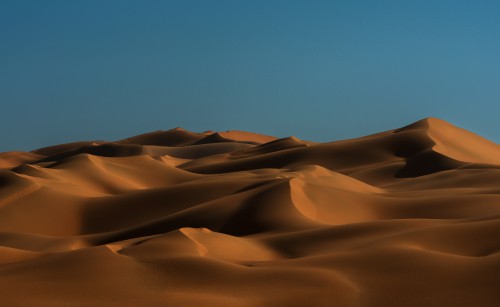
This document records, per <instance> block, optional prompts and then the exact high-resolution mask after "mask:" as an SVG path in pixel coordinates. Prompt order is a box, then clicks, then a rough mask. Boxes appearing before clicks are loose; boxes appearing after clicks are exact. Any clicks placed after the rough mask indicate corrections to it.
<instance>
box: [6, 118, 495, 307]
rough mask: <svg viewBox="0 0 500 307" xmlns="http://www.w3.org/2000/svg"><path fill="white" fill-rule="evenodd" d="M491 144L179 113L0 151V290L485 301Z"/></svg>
mask: <svg viewBox="0 0 500 307" xmlns="http://www.w3.org/2000/svg"><path fill="white" fill-rule="evenodd" d="M499 236H500V146H499V145H498V144H495V143H493V142H490V141H488V140H486V139H483V138H482V137H480V136H478V135H475V134H473V133H471V132H468V131H466V130H464V129H461V128H458V127H455V126H453V125H452V124H450V123H447V122H445V121H442V120H440V119H436V118H426V119H423V120H421V121H418V122H416V123H413V124H410V125H408V126H405V127H403V128H399V129H395V130H390V131H385V132H381V133H377V134H373V135H369V136H365V137H360V138H356V139H351V140H344V141H338V142H329V143H314V142H309V141H303V140H300V139H298V138H296V137H288V138H283V139H278V138H275V137H272V136H267V135H261V134H255V133H250V132H244V131H236V130H232V131H226V132H215V131H206V132H203V133H195V132H189V131H186V130H184V129H181V128H175V129H171V130H167V131H155V132H151V133H146V134H142V135H138V136H134V137H130V138H127V139H124V140H120V141H115V142H105V141H99V142H76V143H69V144H62V145H56V146H51V147H45V148H42V149H38V150H34V151H32V152H30V153H26V152H6V153H0V289H1V290H0V293H1V294H2V304H3V305H5V306H115V305H116V306H498V304H499V302H500V294H499V292H498V286H497V285H498V284H500V275H499V274H498V272H499V270H500V241H499V240H498V237H499Z"/></svg>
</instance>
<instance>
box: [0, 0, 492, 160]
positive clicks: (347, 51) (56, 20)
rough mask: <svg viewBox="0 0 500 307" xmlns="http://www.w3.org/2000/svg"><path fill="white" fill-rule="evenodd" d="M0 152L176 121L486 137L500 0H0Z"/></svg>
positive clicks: (318, 136)
mask: <svg viewBox="0 0 500 307" xmlns="http://www.w3.org/2000/svg"><path fill="white" fill-rule="evenodd" d="M0 104H1V107H0V114H1V122H0V137H1V138H0V151H7V150H32V149H35V148H38V147H42V146H46V145H53V144H57V143H63V142H70V141H77V140H94V139H99V140H102V139H104V140H116V139H120V138H124V137H128V136H132V135H136V134H140V133H144V132H149V131H153V130H159V129H163V130H166V129H169V128H173V127H176V126H181V127H184V128H186V129H188V130H192V131H204V130H209V129H212V130H229V129H239V130H249V131H253V132H260V133H266V134H272V135H277V136H288V135H295V136H297V137H299V138H303V139H310V140H316V141H330V140H337V139H345V138H351V137H357V136H362V135H365V134H369V133H375V132H379V131H382V130H388V129H392V128H397V127H400V126H403V125H405V124H408V123H410V122H413V121H416V120H418V119H420V118H423V117H427V116H434V117H439V118H442V119H444V120H447V121H450V122H452V123H454V124H456V125H458V126H461V127H463V128H466V129H469V130H471V131H473V132H476V133H478V134H481V135H483V136H485V137H487V138H489V139H491V140H493V141H496V142H500V120H499V115H500V1H498V0H494V1H481V0H470V1H460V0H431V1H425V0H424V1H422V0H419V1H405V0H394V1H383V0H381V1H371V0H366V1H355V0H345V1H334V0H329V1H312V0H304V1H293V0H283V1H276V0H265V1H256V0H252V1H238V0H228V1H222V0H221V1H219V0H213V1H208V0H203V1H191V0H179V1H139V0H137V1H125V0H117V1H107V0H96V1H92V0H85V1H67V0H61V1H57V0H50V1H38V0H36V1H26V0H12V1H8V0H0Z"/></svg>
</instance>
